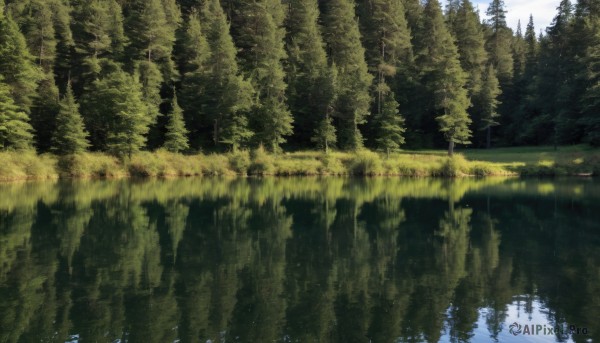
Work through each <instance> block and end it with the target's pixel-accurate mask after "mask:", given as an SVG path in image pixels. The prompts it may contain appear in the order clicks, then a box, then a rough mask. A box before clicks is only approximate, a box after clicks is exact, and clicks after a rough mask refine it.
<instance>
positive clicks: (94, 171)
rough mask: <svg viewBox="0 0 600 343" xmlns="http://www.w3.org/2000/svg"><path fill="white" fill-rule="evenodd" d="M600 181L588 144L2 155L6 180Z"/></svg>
mask: <svg viewBox="0 0 600 343" xmlns="http://www.w3.org/2000/svg"><path fill="white" fill-rule="evenodd" d="M213 175H214V176H235V175H250V176H263V175H273V176H318V175H343V176H407V177H470V176H477V177H484V176H598V175H600V150H598V149H591V148H587V147H584V146H574V147H563V148H561V149H559V150H558V151H554V150H553V149H552V148H548V147H539V148H538V147H535V148H506V149H494V150H465V151H464V152H463V153H461V154H457V155H455V156H454V157H452V158H449V157H447V156H445V154H444V152H443V151H414V152H410V151H407V152H401V153H396V154H392V155H390V156H389V157H387V156H385V155H382V154H378V153H375V152H371V151H367V150H364V151H360V152H356V153H345V152H332V153H330V154H328V155H325V154H323V153H320V152H315V151H306V152H295V153H282V154H278V155H272V154H268V153H266V152H265V151H263V150H260V149H259V150H254V151H251V152H248V151H241V152H237V153H228V154H208V155H203V154H197V155H180V154H172V153H168V152H165V151H156V152H140V153H137V154H135V155H134V156H132V158H131V159H129V160H125V161H122V160H119V159H118V158H115V157H113V156H109V155H106V154H102V153H85V154H80V155H73V156H63V157H58V156H55V155H50V154H43V155H36V154H35V153H34V152H2V153H0V181H18V180H43V179H64V178H126V177H186V176H213Z"/></svg>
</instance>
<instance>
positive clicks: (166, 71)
mask: <svg viewBox="0 0 600 343" xmlns="http://www.w3.org/2000/svg"><path fill="white" fill-rule="evenodd" d="M126 8H127V12H128V17H127V20H126V28H127V35H128V36H129V39H130V41H131V44H130V53H129V57H130V58H131V59H133V60H140V59H143V60H146V61H147V62H148V63H152V62H154V63H156V64H157V65H158V66H159V67H160V70H161V71H162V74H163V77H164V79H165V80H172V79H174V78H175V77H176V69H175V64H174V62H173V59H172V52H173V46H174V44H175V31H176V30H177V28H178V27H179V24H180V22H181V14H180V13H179V8H178V7H177V5H176V4H175V3H174V0H132V1H130V2H129V3H128V5H127V7H126Z"/></svg>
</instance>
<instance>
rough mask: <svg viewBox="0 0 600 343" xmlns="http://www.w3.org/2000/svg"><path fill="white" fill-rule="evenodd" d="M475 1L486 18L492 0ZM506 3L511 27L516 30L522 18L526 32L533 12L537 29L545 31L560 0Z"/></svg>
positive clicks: (537, 30) (510, 1) (510, 0)
mask: <svg viewBox="0 0 600 343" xmlns="http://www.w3.org/2000/svg"><path fill="white" fill-rule="evenodd" d="M473 2H474V4H475V6H479V11H480V12H481V18H483V19H485V11H486V10H487V8H488V5H489V3H490V0H474V1H473ZM504 4H505V5H506V10H507V11H508V13H507V14H506V21H507V24H508V26H509V27H511V28H512V29H513V30H515V29H516V28H517V22H518V21H519V19H521V25H522V27H523V32H524V31H525V27H526V26H527V22H528V21H529V14H533V23H534V24H535V31H536V32H537V33H539V32H540V29H543V30H544V32H545V31H546V27H547V26H549V25H550V23H551V22H552V19H553V18H554V16H555V15H556V8H557V7H558V5H559V4H560V0H504Z"/></svg>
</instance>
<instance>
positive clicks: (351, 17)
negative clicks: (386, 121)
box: [324, 0, 373, 150]
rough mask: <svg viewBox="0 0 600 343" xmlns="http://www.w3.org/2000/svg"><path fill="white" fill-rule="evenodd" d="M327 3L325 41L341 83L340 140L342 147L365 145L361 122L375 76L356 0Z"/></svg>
mask: <svg viewBox="0 0 600 343" xmlns="http://www.w3.org/2000/svg"><path fill="white" fill-rule="evenodd" d="M326 5H327V7H326V8H327V11H326V14H325V16H324V17H325V41H326V43H327V50H328V52H329V58H330V60H331V62H332V63H335V65H336V67H337V74H338V84H339V87H338V92H337V94H338V97H337V102H336V104H335V110H336V111H335V116H336V117H337V119H338V123H339V124H338V130H337V131H338V135H339V137H338V138H339V139H338V141H339V142H340V146H341V147H342V148H344V149H348V150H356V149H359V148H361V147H362V146H363V136H362V134H361V132H360V130H359V125H361V124H364V123H365V121H366V118H367V116H368V115H369V114H370V111H369V108H370V105H371V96H370V94H369V89H370V87H371V83H372V81H373V76H372V75H370V74H369V71H368V66H367V63H366V60H365V49H364V48H363V46H362V44H361V38H360V31H359V27H358V22H357V20H356V18H355V11H354V6H355V4H354V1H353V0H331V1H328V3H327V4H326Z"/></svg>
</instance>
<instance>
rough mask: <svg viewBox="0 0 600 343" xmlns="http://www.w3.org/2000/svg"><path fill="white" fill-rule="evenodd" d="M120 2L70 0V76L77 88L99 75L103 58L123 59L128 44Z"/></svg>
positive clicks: (107, 59) (110, 0) (104, 59)
mask: <svg viewBox="0 0 600 343" xmlns="http://www.w3.org/2000/svg"><path fill="white" fill-rule="evenodd" d="M124 32H125V30H124V28H123V15H122V9H121V6H120V5H119V4H118V3H117V2H116V0H91V1H87V0H75V1H73V36H74V40H75V56H73V72H72V77H73V80H74V82H75V83H77V84H79V88H83V87H85V86H86V85H87V84H89V83H91V82H93V81H94V80H95V79H96V78H98V77H99V74H100V72H101V71H102V64H104V63H105V61H111V62H122V61H123V60H122V57H123V56H122V55H123V52H124V49H125V46H126V45H127V44H128V42H127V38H126V37H125V33H124Z"/></svg>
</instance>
